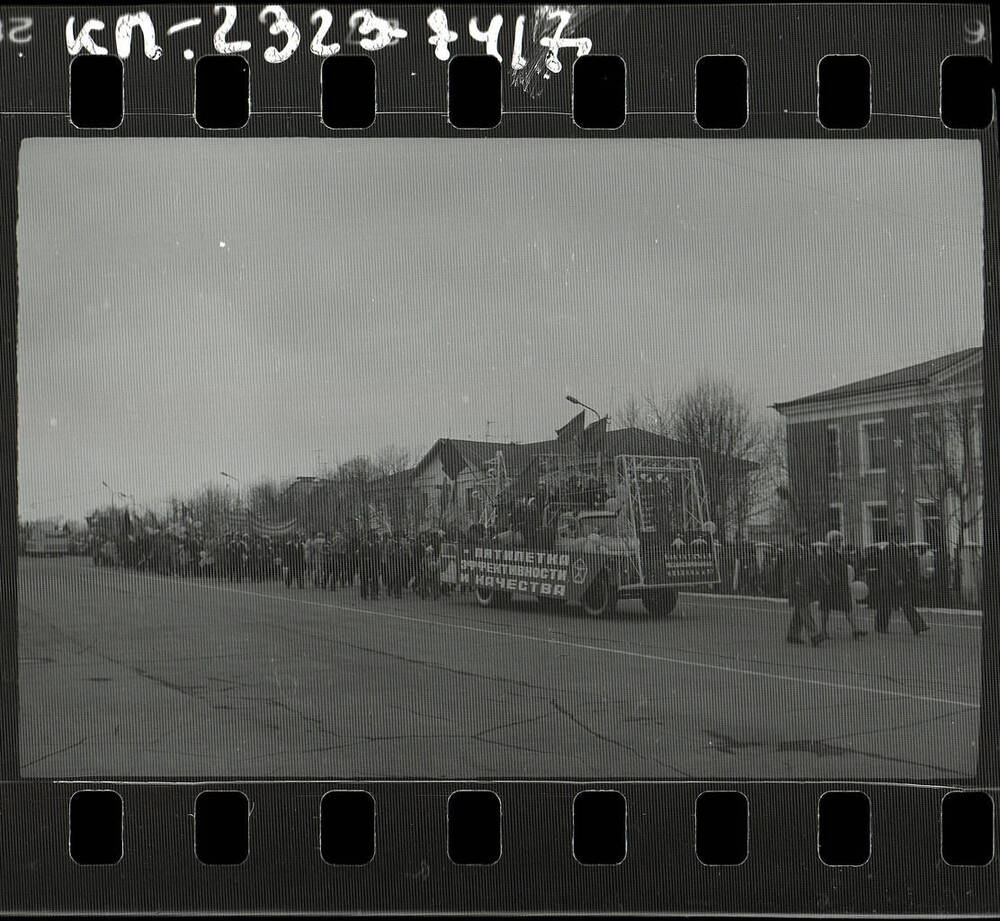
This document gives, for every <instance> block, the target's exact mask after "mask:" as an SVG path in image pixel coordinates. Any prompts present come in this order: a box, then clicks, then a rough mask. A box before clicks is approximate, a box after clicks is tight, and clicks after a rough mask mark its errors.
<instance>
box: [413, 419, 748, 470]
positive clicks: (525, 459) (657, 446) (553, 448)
mask: <svg viewBox="0 0 1000 921" xmlns="http://www.w3.org/2000/svg"><path fill="white" fill-rule="evenodd" d="M451 449H454V450H455V451H456V452H457V453H458V454H459V455H460V457H461V459H462V460H463V461H464V462H465V465H466V466H468V467H469V468H471V469H473V470H478V471H482V470H483V469H484V468H485V466H486V464H487V463H488V462H489V461H491V460H493V458H494V457H496V453H497V451H501V452H502V453H503V456H504V463H505V464H506V465H507V472H508V474H509V475H510V476H511V477H514V478H516V477H517V476H518V475H520V474H521V473H523V472H524V471H526V470H527V469H528V468H529V467H530V466H531V464H532V462H533V461H534V460H535V459H536V458H537V457H538V456H539V455H542V454H566V453H572V449H569V450H568V449H567V447H566V444H565V443H564V442H560V441H559V440H558V439H557V438H550V439H547V440H545V441H532V442H526V443H518V442H507V443H504V442H496V441H472V440H469V439H464V438H439V439H438V440H437V441H436V442H434V444H433V445H432V446H431V448H430V450H429V451H428V452H427V453H426V454H425V455H424V456H423V458H421V460H420V461H419V462H418V463H417V465H416V467H414V468H413V469H412V471H409V473H410V475H415V474H417V473H419V472H420V470H422V469H423V468H424V467H425V466H426V465H427V464H428V463H429V462H430V461H431V460H432V459H433V458H434V457H435V456H436V455H437V454H439V453H440V452H442V451H446V450H451ZM603 453H604V454H605V455H607V456H612V457H613V456H615V455H618V454H646V455H653V456H665V457H688V456H692V455H694V454H697V453H698V452H696V451H695V452H692V451H689V450H688V449H687V448H685V446H684V445H682V444H681V443H680V442H679V441H676V440H675V439H673V438H667V437H666V436H664V435H657V434H656V433H655V432H648V431H646V430H645V429H640V428H622V429H614V430H612V431H609V432H607V433H606V434H605V436H604V447H603ZM747 466H748V467H750V466H752V465H751V464H749V463H748V464H747Z"/></svg>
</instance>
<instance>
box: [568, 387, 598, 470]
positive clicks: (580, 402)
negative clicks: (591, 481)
mask: <svg viewBox="0 0 1000 921" xmlns="http://www.w3.org/2000/svg"><path fill="white" fill-rule="evenodd" d="M566 401H567V402H568V403H572V404H573V405H574V406H580V407H582V408H583V409H584V410H588V409H589V410H590V411H591V412H592V413H593V414H594V415H595V416H597V420H598V421H600V420H601V419H604V418H606V417H605V416H602V415H601V414H600V413H599V412H598V411H597V410H596V409H594V407H593V406H588V405H587V404H586V403H584V402H583V400H578V399H577V398H576V397H574V396H571V395H570V394H568V393H567V394H566ZM583 464H584V452H583V443H582V439H581V444H580V468H581V472H582V470H583ZM597 469H598V476H600V477H603V476H604V451H603V448H602V449H599V450H598V452H597Z"/></svg>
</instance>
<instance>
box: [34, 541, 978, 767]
mask: <svg viewBox="0 0 1000 921" xmlns="http://www.w3.org/2000/svg"><path fill="white" fill-rule="evenodd" d="M18 593H19V594H18V644H19V666H18V667H19V677H18V687H19V698H20V704H19V707H20V711H19V727H20V760H21V771H22V775H23V776H26V777H53V778H59V777H95V778H128V777H164V778H167V777H169V778H185V777H202V776H212V777H248V778H249V777H261V778H267V777H315V778H320V777H323V778H331V779H339V778H470V779H471V778H528V777H536V778H567V779H591V778H593V779H598V778H607V779H631V778H636V779H639V778H642V779H670V780H678V779H687V778H693V779H709V778H732V779H743V780H750V779H801V780H815V779H825V780H833V779H843V780H850V779H854V780H862V779H864V780H934V779H938V780H948V779H956V778H961V777H968V776H971V775H972V774H973V773H974V771H975V767H976V755H977V742H978V732H979V709H978V704H979V681H980V622H981V618H980V617H979V616H978V615H977V614H975V613H971V612H965V613H963V612H932V613H930V614H928V615H927V619H928V622H929V623H930V626H931V629H930V631H928V632H927V633H925V634H923V635H921V636H920V637H914V636H913V635H912V634H911V633H910V631H909V629H908V627H907V625H906V623H905V621H904V620H903V619H902V616H901V615H900V614H896V615H894V619H893V623H892V627H891V633H890V635H888V636H878V635H875V634H870V635H869V636H867V637H865V638H863V639H861V640H858V641H855V640H853V639H852V637H851V634H850V630H849V628H848V626H847V624H846V622H845V621H844V619H843V618H842V617H841V616H839V615H836V614H835V615H833V617H832V621H831V628H830V629H831V632H832V633H833V638H832V640H831V641H830V642H829V643H826V644H824V645H823V646H821V647H819V648H817V649H813V648H811V647H809V646H792V645H789V644H786V643H785V641H784V636H785V630H786V626H787V623H788V610H787V607H786V606H785V605H784V604H783V603H776V602H773V601H769V600H760V599H758V600H750V599H739V598H720V597H717V596H711V595H685V596H682V598H681V601H680V603H679V605H678V607H677V609H676V611H675V612H674V614H672V615H670V616H668V617H650V616H648V615H646V614H645V613H644V612H643V611H642V608H641V606H640V605H639V604H638V603H637V602H628V603H622V604H620V605H619V611H618V613H617V615H616V617H615V618H613V619H608V620H592V619H590V618H588V617H587V616H586V615H584V614H583V613H582V612H581V611H580V610H579V609H572V608H565V609H555V610H552V609H546V608H542V607H540V606H538V605H536V604H534V603H531V602H525V603H523V604H519V605H516V606H514V607H512V608H511V609H506V610H501V609H490V610H484V609H481V608H478V607H477V606H476V605H475V604H474V603H473V602H472V601H471V597H470V596H469V595H465V594H460V595H455V596H451V597H448V598H444V599H441V600H440V601H436V602H434V601H421V600H419V599H417V598H415V597H414V596H413V595H412V594H410V593H406V594H404V597H403V598H402V599H401V600H395V599H387V598H385V596H384V595H383V596H381V597H380V599H379V600H378V601H377V602H373V601H363V600H361V598H360V597H359V593H358V589H357V587H355V588H353V589H351V588H348V589H346V590H338V591H337V592H334V593H329V592H322V591H319V590H316V589H313V588H307V589H304V590H299V589H296V588H293V589H291V590H288V589H286V588H285V587H284V585H280V584H278V583H276V582H275V583H243V584H240V585H230V584H227V583H223V582H217V581H212V580H201V579H178V578H168V577H162V576H156V575H148V576H147V575H144V574H138V573H135V572H129V571H122V570H110V569H104V568H95V567H94V566H92V565H91V562H90V560H89V559H81V558H65V559H51V560H44V559H42V560H38V559H21V560H19V562H18ZM861 616H862V620H863V621H864V622H865V623H866V625H867V627H868V629H869V630H871V629H872V623H871V616H870V615H869V614H867V613H866V612H865V611H864V609H862V615H861Z"/></svg>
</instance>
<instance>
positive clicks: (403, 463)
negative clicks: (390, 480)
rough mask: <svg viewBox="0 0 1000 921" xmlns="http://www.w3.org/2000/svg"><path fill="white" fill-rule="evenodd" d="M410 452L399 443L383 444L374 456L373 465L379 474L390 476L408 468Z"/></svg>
mask: <svg viewBox="0 0 1000 921" xmlns="http://www.w3.org/2000/svg"><path fill="white" fill-rule="evenodd" d="M410 466H411V465H410V452H409V451H408V450H407V449H406V448H402V447H400V446H399V445H394V444H390V445H385V446H384V447H383V448H381V449H380V450H379V451H378V453H377V454H376V455H375V458H374V467H375V470H376V472H377V473H378V474H379V475H380V476H392V475H393V474H395V473H402V472H403V471H405V470H409V469H410Z"/></svg>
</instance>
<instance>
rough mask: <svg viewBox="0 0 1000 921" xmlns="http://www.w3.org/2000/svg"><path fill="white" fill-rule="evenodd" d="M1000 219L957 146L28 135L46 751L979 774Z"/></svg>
mask: <svg viewBox="0 0 1000 921" xmlns="http://www.w3.org/2000/svg"><path fill="white" fill-rule="evenodd" d="M983 208H984V205H983V180H982V167H981V154H980V148H979V145H978V143H976V142H972V141H942V140H905V141H904V140H872V141H858V140H852V141H837V140H824V141H805V140H802V141H797V140H733V139H725V140H697V141H695V140H680V139H661V140H645V139H636V140H626V139H616V140H615V141H613V142H612V141H607V142H605V141H596V140H587V141H583V140H576V139H566V140H536V139H532V140H527V139H519V140H509V141H508V140H499V139H490V140H480V141H476V142H474V143H473V142H468V141H457V140H455V141H451V140H425V139H378V140H369V139H351V140H349V141H346V140H334V139H325V140H322V141H318V140H306V139H299V140H296V139H287V140H271V139H268V140H239V141H237V140H200V139H199V140H167V139H128V140H124V139H116V140H114V141H104V140H99V139H73V140H60V139H31V140H28V141H25V142H24V143H23V144H22V146H21V151H20V159H19V180H18V224H17V260H18V286H19V291H18V305H17V311H18V343H17V347H18V408H17V411H18V432H17V438H18V470H17V476H18V510H19V520H18V534H19V545H18V559H17V580H18V581H17V592H18V595H17V598H18V610H17V645H18V696H19V713H18V725H19V757H20V766H21V773H22V776H25V777H52V778H60V777H126V778H127V777H133V778H153V777H157V778H177V779H182V778H191V777H207V776H210V777H246V778H282V777H287V778H293V777H302V778H308V777H317V778H318V777H328V778H335V777H340V778H349V777H350V778H458V777H466V778H583V779H589V778H594V779H599V778H634V779H667V780H677V779H686V778H696V779H710V778H733V779H745V780H750V779H775V780H791V779H802V780H815V779H853V780H880V779H884V780H942V781H946V780H956V779H961V778H968V777H970V776H972V775H973V774H974V773H975V770H976V763H977V752H978V735H979V703H980V664H981V660H980V656H981V623H982V604H983V601H982V580H983V574H982V559H983V556H982V553H983V507H982V506H983V473H982V470H983V453H984V450H985V446H984V444H983V439H982V431H983V428H982V419H983V370H982V360H983V351H982V337H983V270H984V250H983Z"/></svg>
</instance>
